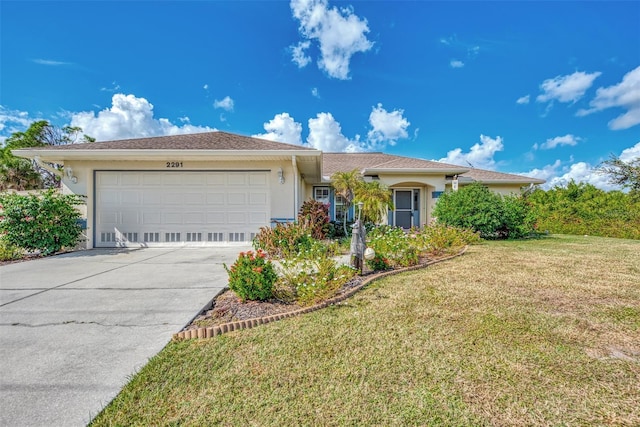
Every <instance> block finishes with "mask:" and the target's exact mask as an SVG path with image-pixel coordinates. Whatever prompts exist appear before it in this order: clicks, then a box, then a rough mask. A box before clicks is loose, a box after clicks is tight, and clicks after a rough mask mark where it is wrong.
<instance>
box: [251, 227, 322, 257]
mask: <svg viewBox="0 0 640 427" xmlns="http://www.w3.org/2000/svg"><path fill="white" fill-rule="evenodd" d="M314 241H315V240H314V239H313V237H312V236H311V233H310V231H309V228H308V227H306V226H305V225H304V224H300V223H295V222H289V223H286V224H276V226H275V227H262V228H260V231H259V232H258V234H257V235H256V237H255V238H254V239H253V247H254V248H255V249H262V250H263V251H265V252H266V253H268V254H269V256H270V257H271V258H287V257H291V256H296V255H297V254H298V252H302V251H307V250H309V249H310V248H311V246H313V244H314V243H313V242H314Z"/></svg>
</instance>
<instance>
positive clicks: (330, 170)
mask: <svg viewBox="0 0 640 427" xmlns="http://www.w3.org/2000/svg"><path fill="white" fill-rule="evenodd" d="M322 162H323V164H322V175H323V176H325V177H330V176H331V175H333V174H334V173H335V172H349V171H352V170H354V169H357V170H359V171H362V170H364V169H393V170H401V169H407V170H415V169H428V170H429V171H430V172H433V171H437V170H452V169H454V170H455V169H458V170H467V171H468V172H464V173H462V174H461V175H460V177H464V178H469V179H470V180H473V181H480V182H491V183H500V182H503V183H514V184H517V183H522V184H529V183H534V184H543V183H544V180H541V179H536V178H529V177H526V176H522V175H515V174H509V173H502V172H495V171H488V170H484V169H474V168H470V167H464V166H459V165H451V164H447V163H442V162H436V161H432V160H422V159H416V158H412V157H402V156H394V155H391V154H384V153H323V154H322ZM425 172H427V171H426V170H425Z"/></svg>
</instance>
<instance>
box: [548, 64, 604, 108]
mask: <svg viewBox="0 0 640 427" xmlns="http://www.w3.org/2000/svg"><path fill="white" fill-rule="evenodd" d="M600 74H602V73H601V72H599V71H596V72H595V73H591V74H588V73H585V72H583V71H576V72H575V73H573V74H568V75H566V76H556V77H554V78H552V79H547V80H545V81H543V82H542V84H541V85H540V89H541V90H542V92H543V93H542V94H540V95H538V97H537V98H536V101H538V102H547V101H553V100H557V101H559V102H576V101H577V100H579V99H580V98H582V97H583V96H584V94H585V92H586V91H587V89H589V88H590V87H591V85H592V84H593V81H594V80H595V79H596V78H597V77H598V76H600Z"/></svg>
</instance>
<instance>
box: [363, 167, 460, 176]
mask: <svg viewBox="0 0 640 427" xmlns="http://www.w3.org/2000/svg"><path fill="white" fill-rule="evenodd" d="M465 172H469V169H468V168H433V169H428V168H367V169H363V170H362V172H361V173H362V175H384V174H400V175H460V174H463V173H465Z"/></svg>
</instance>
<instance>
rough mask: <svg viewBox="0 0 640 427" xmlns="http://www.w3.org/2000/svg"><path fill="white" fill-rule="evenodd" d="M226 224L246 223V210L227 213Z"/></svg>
mask: <svg viewBox="0 0 640 427" xmlns="http://www.w3.org/2000/svg"><path fill="white" fill-rule="evenodd" d="M228 215H229V216H228V221H227V223H228V224H246V223H247V213H246V212H240V211H235V212H229V214H228Z"/></svg>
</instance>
